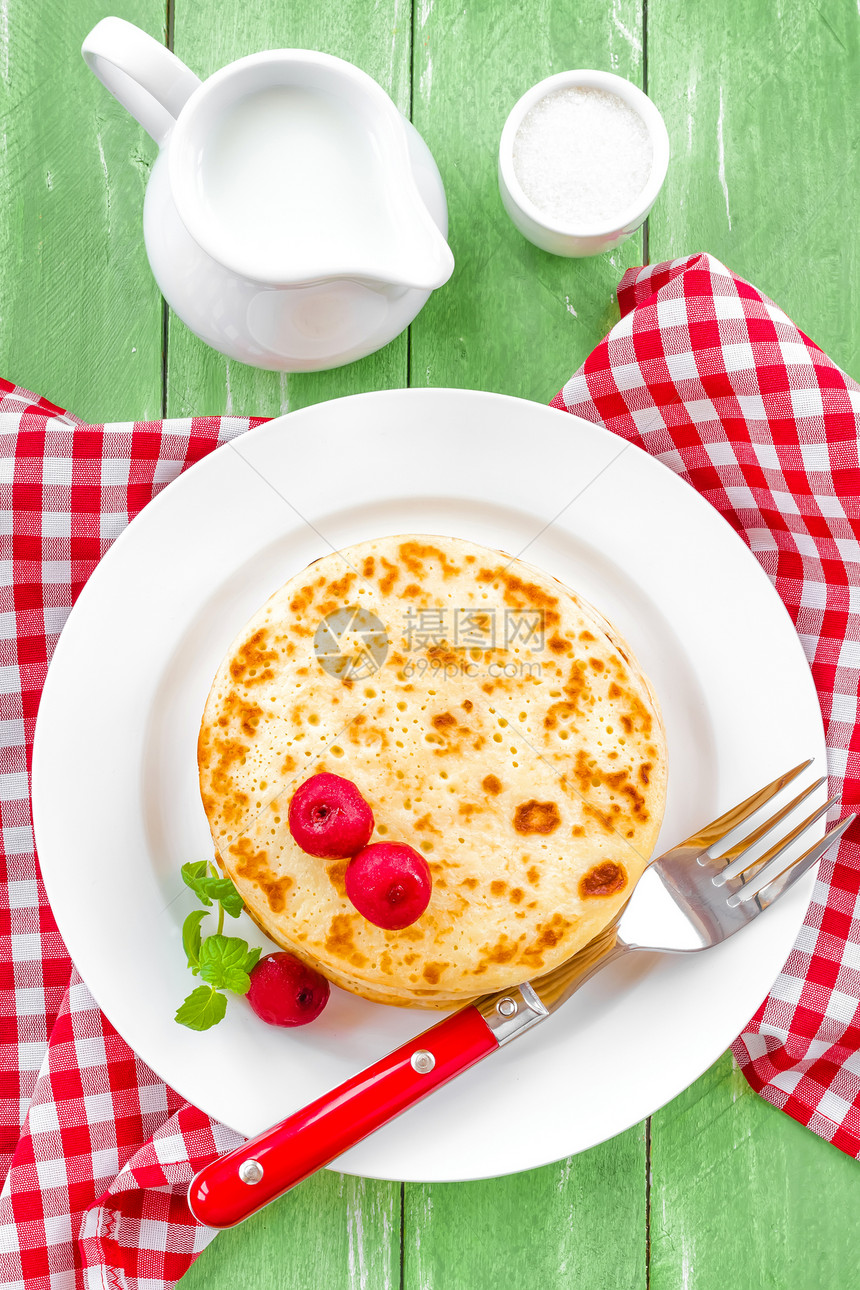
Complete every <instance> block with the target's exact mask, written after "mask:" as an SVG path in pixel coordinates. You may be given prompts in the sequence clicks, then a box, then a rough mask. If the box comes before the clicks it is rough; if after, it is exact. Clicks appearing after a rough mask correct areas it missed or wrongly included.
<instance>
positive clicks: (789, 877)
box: [727, 814, 857, 909]
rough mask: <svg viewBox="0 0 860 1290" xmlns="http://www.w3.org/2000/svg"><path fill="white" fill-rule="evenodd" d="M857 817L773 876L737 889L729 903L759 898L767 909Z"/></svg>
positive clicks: (846, 819) (839, 826)
mask: <svg viewBox="0 0 860 1290" xmlns="http://www.w3.org/2000/svg"><path fill="white" fill-rule="evenodd" d="M856 818H857V816H856V814H852V815H849V816H847V817H846V818H845V819H844V820H841V821H840V822H839V824H837V825H836V827H835V828H833V829H831V830H830V832H829V833H827V834H825V836H824V837H823V838H822V839H821V841H820V842H816V843H815V844H814V845H813V846H811V847H810V848H809V850H808V851H805V852H804V853H803V855H802V856H798V858H797V859H796V860H792V861H791V862H790V863H789V864H787V865H786V866H785V868H784V869H783V870H782V871H781V872H780V873H778V874H775V875H774V877H773V878H766V881H764V882H758V883H755V884H753V883H748V884H747V886H746V887H742V888H741V889H740V891H736V892H735V894H734V895H733V896H730V897H729V899H728V902H727V903H728V904H729V905H730V906H731V907H732V908H735V907H736V906H737V905H740V904H741V903H742V902H744V901H747V900H753V899H754V898H757V899H758V905H759V908H760V909H767V908H768V906H769V905H772V904H773V902H774V901H775V900H779V898H780V896H782V895H783V894H784V893H785V892H786V891H788V889H789V887H791V886H793V884H794V883H796V882H797V880H798V879H799V878H802V877H803V875H804V874H805V873H806V872H807V871H808V870H809V869H811V868H812V866H813V865H814V864H816V863H817V862H818V861H819V860H820V859H821V857H822V856H823V855H824V853H825V851H829V850H830V848H831V847H832V846H833V843H834V842H836V841H837V839H838V838H841V837H842V834H843V833H844V832H845V830H846V829H847V828H848V826H849V825H850V824H853V822H854V820H855V819H856ZM763 876H765V875H763Z"/></svg>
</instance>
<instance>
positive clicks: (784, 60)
mask: <svg viewBox="0 0 860 1290" xmlns="http://www.w3.org/2000/svg"><path fill="white" fill-rule="evenodd" d="M858 38H860V23H859V22H858V15H857V10H856V6H855V4H854V2H853V0H851V3H849V2H848V0H832V3H828V4H827V5H819V6H815V5H812V4H800V3H790V4H783V5H777V6H768V5H732V4H727V3H726V4H719V5H716V6H711V7H710V8H708V9H704V8H703V9H701V10H698V11H697V13H696V17H695V21H691V19H690V11H689V7H688V6H685V5H684V4H683V2H682V0H650V2H649V8H648V69H649V76H648V80H649V92H650V93H651V95H652V97H653V98H654V99H655V101H656V103H657V105H658V106H659V107H660V108H661V110H662V111H663V113H664V116H665V118H666V124H667V127H668V130H669V136H670V139H671V142H672V150H673V156H672V162H671V164H670V168H669V175H668V178H667V181H666V186H665V189H664V191H663V194H662V195H661V198H660V200H659V202H658V204H657V206H656V207H655V209H654V212H653V213H652V216H651V220H650V250H651V259H652V260H655V261H656V260H662V259H666V258H669V257H672V256H680V255H685V254H688V253H690V252H693V251H700V250H708V251H711V252H713V253H714V254H715V255H717V256H718V257H719V258H720V259H721V260H723V261H724V262H725V263H726V264H727V265H728V266H729V267H730V268H731V269H733V270H734V271H735V272H737V273H740V274H741V275H743V276H744V277H747V278H748V279H749V280H750V281H752V282H753V283H755V284H756V285H757V286H759V287H761V288H762V290H764V291H766V292H767V293H768V295H770V296H772V297H773V299H774V300H776V302H777V303H778V304H779V305H781V306H782V307H783V308H784V309H785V310H786V311H787V313H788V314H789V315H790V316H791V317H793V318H794V319H795V321H796V322H797V323H798V324H799V326H801V327H802V328H803V329H804V331H806V332H807V333H808V334H810V335H811V336H812V337H813V339H815V340H816V341H817V342H818V343H819V344H821V345H822V346H823V347H824V348H825V349H826V350H827V352H828V353H830V354H831V355H832V357H833V358H834V359H835V360H836V361H837V362H839V363H841V364H842V365H843V366H845V367H846V368H847V369H848V370H849V371H852V372H853V374H854V375H856V374H857V371H858V367H860V317H858V315H857V310H856V309H853V308H851V307H850V304H851V301H852V300H855V299H856V297H857V292H858V289H860V253H858V247H857V243H856V238H855V237H854V236H853V229H854V227H855V223H856V214H855V207H856V194H857V192H858V190H860V155H858V151H857V149H856V148H855V147H853V146H852V141H853V140H854V139H855V137H856V122H857V119H858V115H860V75H858V73H860V48H858V46H860V39H858ZM651 1141H652V1179H653V1182H652V1191H651V1216H652V1222H651V1287H652V1290H677V1287H679V1286H684V1287H687V1290H723V1288H724V1287H726V1286H742V1287H744V1288H745V1287H747V1286H749V1287H752V1286H772V1287H774V1288H777V1287H778V1288H779V1290H782V1287H789V1286H790V1287H798V1288H799V1290H800V1288H802V1290H805V1288H806V1287H813V1286H846V1287H847V1286H851V1285H855V1284H857V1268H856V1262H857V1241H856V1235H855V1224H856V1212H857V1206H858V1203H860V1171H858V1168H857V1165H856V1163H855V1162H854V1161H852V1160H850V1159H848V1158H847V1157H845V1156H843V1155H842V1154H841V1153H839V1152H838V1151H836V1150H834V1148H833V1147H831V1146H829V1145H828V1144H827V1143H825V1142H822V1141H821V1140H820V1139H818V1138H816V1137H815V1136H814V1135H813V1134H811V1133H810V1132H809V1131H808V1130H806V1129H804V1128H802V1127H801V1126H800V1125H798V1124H796V1123H795V1122H794V1121H793V1120H791V1119H790V1118H789V1117H787V1116H785V1115H784V1114H783V1113H782V1112H780V1111H777V1110H776V1109H775V1108H773V1107H771V1106H770V1105H769V1104H767V1103H766V1102H764V1101H763V1100H762V1099H761V1098H759V1097H757V1096H756V1095H755V1094H753V1093H752V1092H751V1090H750V1089H749V1086H748V1085H747V1083H746V1081H745V1080H744V1079H743V1076H742V1075H740V1073H739V1072H738V1071H737V1070H735V1069H733V1067H732V1063H731V1059H730V1058H729V1057H728V1056H726V1057H724V1058H723V1059H722V1060H721V1061H720V1062H719V1063H717V1065H716V1066H715V1067H714V1068H713V1069H712V1070H711V1071H709V1072H708V1073H707V1074H706V1075H705V1076H703V1077H702V1079H700V1080H699V1081H698V1082H697V1083H696V1084H694V1085H693V1087H692V1088H690V1089H688V1090H687V1092H686V1093H684V1094H683V1095H682V1096H681V1097H680V1098H678V1099H677V1100H676V1101H675V1102H673V1103H672V1104H671V1105H670V1106H668V1107H667V1108H665V1109H664V1110H663V1111H661V1112H660V1113H659V1114H658V1115H656V1116H654V1117H653V1120H652V1130H651Z"/></svg>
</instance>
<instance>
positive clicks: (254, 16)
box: [167, 0, 411, 416]
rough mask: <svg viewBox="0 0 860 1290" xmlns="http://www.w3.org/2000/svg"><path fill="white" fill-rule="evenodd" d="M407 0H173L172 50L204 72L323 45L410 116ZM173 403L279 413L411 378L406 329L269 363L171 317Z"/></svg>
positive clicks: (178, 411)
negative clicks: (330, 366)
mask: <svg viewBox="0 0 860 1290" xmlns="http://www.w3.org/2000/svg"><path fill="white" fill-rule="evenodd" d="M410 15H411V3H410V0H381V2H380V3H378V4H374V5H373V7H372V8H370V7H369V6H368V5H367V3H366V0H337V2H336V0H318V2H317V3H314V4H310V3H305V4H289V5H285V4H283V3H281V2H280V0H262V2H261V3H258V4H254V5H248V4H246V3H243V0H223V2H222V0H219V4H218V12H217V20H213V10H212V6H211V4H210V3H209V0H176V16H175V20H174V49H175V51H176V53H177V54H178V55H179V57H180V58H182V59H183V60H184V61H185V62H186V63H187V64H188V65H189V67H191V68H192V69H193V70H194V71H195V72H196V73H197V74H198V76H208V75H209V74H210V73H211V72H213V71H215V70H217V68H219V67H222V66H223V65H224V64H225V63H229V62H231V61H232V60H233V59H235V58H240V57H242V56H243V55H245V54H251V53H254V52H256V51H257V50H260V49H278V48H292V49H317V50H321V51H322V52H324V53H327V54H336V55H337V56H338V57H340V58H345V59H347V60H348V61H350V62H352V63H355V64H356V65H357V66H358V67H361V68H362V69H363V70H364V71H366V72H368V73H369V75H371V76H373V77H374V78H375V79H376V80H377V81H378V82H379V84H380V85H382V87H383V88H384V89H385V90H387V92H388V93H389V94H390V95H391V97H392V98H393V99H394V102H395V103H396V104H397V106H398V107H399V108H400V110H401V111H403V112H405V113H406V114H407V115H408V112H409V98H410V54H411V34H410ZM169 337H170V339H169V345H168V388H167V404H168V408H169V411H170V413H171V415H173V416H185V415H191V414H199V413H220V412H234V413H236V414H237V415H238V414H241V415H254V416H277V415H278V414H280V413H281V412H287V411H290V410H295V409H296V408H299V407H305V406H306V405H308V404H311V403H318V402H320V401H321V400H323V399H330V398H337V397H339V396H341V395H344V394H358V393H361V392H362V391H364V390H378V389H386V388H389V387H393V386H403V385H405V384H406V346H407V339H406V335H405V333H404V334H403V335H401V336H399V337H397V339H396V340H394V341H392V342H391V344H390V345H387V346H386V347H385V349H383V350H380V351H379V352H378V353H376V354H371V355H370V356H369V357H368V358H365V359H362V360H361V361H360V362H358V363H352V364H349V365H348V366H346V367H342V368H338V369H336V370H334V371H332V372H318V373H299V374H295V375H290V376H287V375H285V374H282V373H277V372H262V371H259V370H258V369H256V368H252V367H246V366H245V365H244V364H243V363H237V362H234V361H233V360H228V359H226V358H223V357H222V356H221V355H220V354H216V353H215V352H214V351H213V350H211V349H209V348H208V347H207V346H206V345H204V344H203V342H202V341H199V340H198V339H197V337H196V336H193V335H192V334H191V333H190V332H189V331H188V329H187V328H186V327H185V326H184V324H183V323H181V322H180V321H179V320H178V319H177V318H176V317H175V316H173V315H171V317H170V331H169Z"/></svg>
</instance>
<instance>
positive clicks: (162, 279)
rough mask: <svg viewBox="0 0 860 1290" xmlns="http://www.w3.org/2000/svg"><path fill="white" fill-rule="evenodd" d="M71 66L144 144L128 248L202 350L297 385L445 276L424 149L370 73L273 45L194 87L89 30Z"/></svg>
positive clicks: (143, 52)
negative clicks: (152, 148)
mask: <svg viewBox="0 0 860 1290" xmlns="http://www.w3.org/2000/svg"><path fill="white" fill-rule="evenodd" d="M83 55H84V58H85V59H86V62H87V65H88V66H89V67H90V68H91V70H92V71H93V72H94V73H95V74H96V76H97V77H98V78H99V80H100V81H101V82H102V83H103V84H104V85H105V86H106V87H107V89H109V90H110V92H111V93H112V94H113V95H114V96H115V98H117V99H118V100H119V102H120V103H122V104H123V106H124V107H126V108H127V109H128V111H129V112H130V113H131V114H132V116H133V117H135V118H136V120H137V121H139V123H140V124H141V125H142V126H143V127H144V129H145V130H147V131H148V132H149V134H151V135H152V137H153V139H154V140H155V141H156V143H157V144H158V146H159V153H158V157H157V159H156V161H155V164H154V166H153V169H152V175H151V177H150V180H149V184H148V186H147V190H146V199H145V202H144V216H143V227H144V238H145V241H146V249H147V254H148V255H149V261H150V264H151V266H152V270H153V273H154V274H155V277H156V280H157V282H158V285H159V287H160V288H161V291H162V293H163V294H164V296H165V298H166V300H167V301H168V303H169V304H170V306H171V308H172V309H174V310H175V311H176V313H177V314H178V315H179V317H180V318H181V319H182V320H183V322H185V323H186V324H187V326H188V327H190V328H191V330H192V331H193V332H196V334H197V335H198V336H200V337H201V338H202V339H203V340H205V341H206V343H207V344H209V345H211V346H212V347H213V348H214V349H217V350H219V351H220V352H221V353H222V354H226V355H227V356H228V357H230V358H236V359H239V360H241V362H243V363H251V364H253V365H254V366H255V367H264V368H269V369H270V370H274V371H284V372H309V371H317V370H319V369H322V368H329V367H337V366H339V365H340V364H342V363H349V362H351V361H352V360H353V359H356V358H361V357H363V356H364V355H365V354H371V353H373V351H374V350H377V349H379V348H380V347H381V346H382V345H385V344H387V343H388V342H389V341H390V340H392V339H393V338H394V337H395V336H397V335H398V334H399V333H400V332H401V331H402V330H403V329H404V327H406V326H407V325H408V324H409V323H410V322H411V321H412V319H413V318H414V317H415V315H416V314H417V313H418V311H419V309H421V307H422V305H423V304H424V303H425V301H426V300H427V298H428V296H429V294H430V292H431V291H432V290H433V289H434V288H436V287H440V286H442V284H443V283H445V282H447V280H448V278H449V277H450V276H451V273H452V272H453V268H454V259H453V256H452V255H451V251H450V249H449V247H448V244H447V242H446V240H445V239H446V236H447V231H448V210H447V205H446V202H445V191H444V189H443V187H442V180H441V178H440V176H439V171H438V169H437V167H436V163H435V162H434V160H433V158H432V156H431V155H430V151H429V149H428V148H427V145H426V144H425V143H424V141H423V139H422V138H421V136H420V135H419V134H418V132H417V131H416V130H415V129H414V128H413V126H412V125H410V123H409V122H408V121H406V120H405V119H404V118H403V117H402V116H401V114H400V112H398V110H397V108H396V107H395V106H394V103H393V102H392V101H391V99H390V98H389V97H388V95H387V94H386V93H385V91H384V90H383V89H381V88H380V86H379V85H377V83H376V82H375V81H374V80H372V79H371V77H370V76H368V75H366V74H365V73H364V72H362V71H360V70H359V69H358V68H357V67H353V66H352V64H351V63H347V62H344V61H343V60H342V59H340V58H334V57H332V56H331V55H328V54H319V53H313V52H311V51H309V50H301V49H277V50H270V51H267V52H265V53H260V54H252V55H251V56H250V57H248V58H240V59H239V60H238V61H237V62H235V63H230V64H229V65H228V66H227V67H224V68H222V69H221V71H219V72H216V73H215V74H214V75H213V76H210V77H209V79H208V80H207V81H205V82H201V81H200V80H199V79H198V77H197V76H195V75H194V73H193V72H192V71H190V70H189V69H188V68H187V67H186V66H185V64H184V63H181V62H180V61H179V59H178V58H176V57H175V56H174V55H173V54H172V53H170V51H169V50H167V49H165V48H164V46H163V45H160V44H159V43H158V42H157V41H155V40H153V39H152V37H151V36H148V35H147V34H146V33H145V32H143V31H141V30H140V29H139V28H138V27H135V26H133V25H132V24H131V23H128V22H124V21H123V20H122V19H120V18H105V19H103V20H102V22H100V23H99V24H98V25H97V26H96V27H94V28H93V30H92V31H91V32H90V34H89V35H88V36H87V38H86V40H85V41H84V44H83Z"/></svg>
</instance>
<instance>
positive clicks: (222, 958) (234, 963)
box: [200, 934, 251, 994]
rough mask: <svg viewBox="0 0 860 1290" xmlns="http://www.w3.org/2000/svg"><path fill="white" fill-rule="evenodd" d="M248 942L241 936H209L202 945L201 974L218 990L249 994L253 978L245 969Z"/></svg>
mask: <svg viewBox="0 0 860 1290" xmlns="http://www.w3.org/2000/svg"><path fill="white" fill-rule="evenodd" d="M247 957H248V942H247V941H243V940H242V939H241V937H239V936H222V935H218V934H216V935H215V936H207V937H206V939H205V941H203V942H202V944H201V946H200V975H201V977H202V978H203V980H204V981H208V982H209V984H210V985H211V986H213V987H214V988H215V989H216V990H232V992H233V993H234V994H247V993H248V989H249V987H250V985H251V978H250V977H249V976H248V973H247V972H246V970H245V962H246V959H247Z"/></svg>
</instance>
